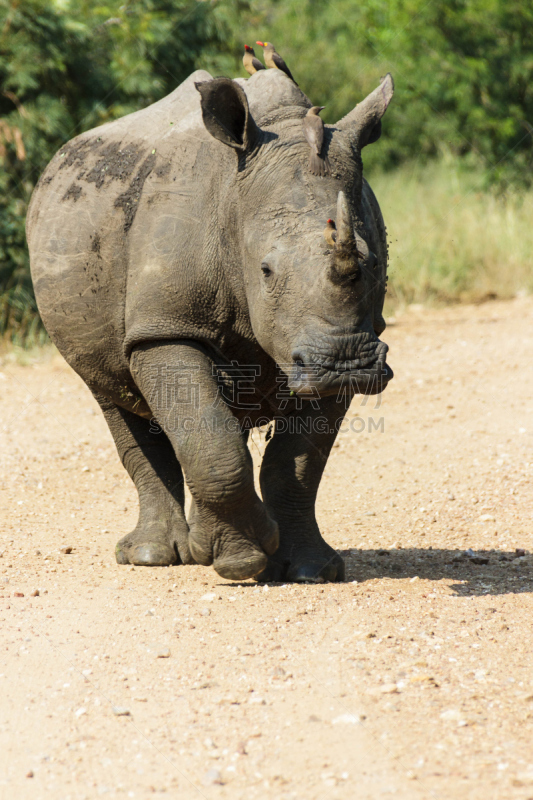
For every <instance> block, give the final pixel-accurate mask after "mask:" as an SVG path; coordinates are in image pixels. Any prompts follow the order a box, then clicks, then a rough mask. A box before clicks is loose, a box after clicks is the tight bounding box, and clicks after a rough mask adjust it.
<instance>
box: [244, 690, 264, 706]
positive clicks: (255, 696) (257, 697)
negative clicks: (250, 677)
mask: <svg viewBox="0 0 533 800" xmlns="http://www.w3.org/2000/svg"><path fill="white" fill-rule="evenodd" d="M248 702H249V703H255V704H256V705H260V706H266V700H265V698H264V697H261V696H260V695H258V694H255V692H254V693H253V694H252V696H251V697H250V699H249V700H248Z"/></svg>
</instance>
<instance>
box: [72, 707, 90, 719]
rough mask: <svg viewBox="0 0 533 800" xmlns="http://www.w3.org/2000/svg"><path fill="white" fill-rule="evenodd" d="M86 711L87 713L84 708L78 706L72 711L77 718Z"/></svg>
mask: <svg viewBox="0 0 533 800" xmlns="http://www.w3.org/2000/svg"><path fill="white" fill-rule="evenodd" d="M86 713H87V709H86V708H78V710H77V711H75V712H74V716H75V717H77V718H78V719H79V718H80V717H83V715H84V714H86Z"/></svg>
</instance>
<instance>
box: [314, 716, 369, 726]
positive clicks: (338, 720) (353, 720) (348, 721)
mask: <svg viewBox="0 0 533 800" xmlns="http://www.w3.org/2000/svg"><path fill="white" fill-rule="evenodd" d="M316 719H317V721H318V717H317V718H316ZM362 719H363V718H362V717H360V716H359V714H341V715H340V716H338V717H335V719H333V720H331V724H332V725H359V724H360V723H361V721H362Z"/></svg>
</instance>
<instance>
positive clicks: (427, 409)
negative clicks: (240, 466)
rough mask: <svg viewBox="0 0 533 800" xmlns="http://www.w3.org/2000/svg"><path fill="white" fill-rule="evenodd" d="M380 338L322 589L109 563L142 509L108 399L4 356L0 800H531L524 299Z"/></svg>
mask: <svg viewBox="0 0 533 800" xmlns="http://www.w3.org/2000/svg"><path fill="white" fill-rule="evenodd" d="M383 338H384V339H385V340H386V341H387V342H389V343H390V345H391V352H390V357H389V361H390V363H391V365H392V367H393V369H394V370H395V373H396V377H395V379H394V381H393V382H392V383H391V384H390V387H389V388H388V389H387V390H386V392H385V394H384V395H383V398H382V402H381V406H380V407H376V405H377V404H376V401H375V399H374V398H369V399H368V400H367V403H366V405H364V403H361V401H360V398H357V402H356V401H354V403H353V404H352V407H351V411H350V415H349V416H350V419H349V424H348V425H347V426H346V427H345V430H343V432H342V433H341V434H340V436H339V438H338V446H337V447H336V448H335V449H334V451H333V454H332V457H331V459H330V461H329V464H328V467H327V472H326V475H325V477H324V480H323V483H322V488H321V491H320V495H319V502H318V517H319V522H320V524H321V527H322V531H323V534H324V536H325V537H326V539H328V541H329V542H330V543H331V544H332V545H333V546H335V547H336V548H338V550H339V551H340V552H342V553H343V555H344V557H345V558H346V561H347V563H348V578H347V582H346V583H344V584H340V585H338V584H336V585H332V584H328V585H322V586H320V585H319V586H312V585H305V586H290V585H289V586H282V585H270V586H259V585H257V584H255V583H254V582H251V581H250V582H247V583H245V584H243V585H236V584H231V583H227V582H224V581H223V580H222V579H220V578H219V577H218V576H217V575H216V573H215V572H214V571H213V570H212V569H210V568H204V567H170V568H163V569H143V568H137V567H136V568H133V567H119V566H117V564H116V563H115V559H114V555H113V550H114V545H115V542H116V541H117V539H118V538H119V537H121V536H122V535H123V534H124V533H126V532H127V531H128V530H130V529H131V528H132V527H133V526H134V523H135V521H136V512H137V508H136V497H135V492H134V489H133V486H132V484H131V483H130V480H129V478H128V477H127V475H126V473H125V472H124V470H123V469H122V467H121V465H120V463H119V460H118V457H117V455H116V452H115V449H114V446H113V443H112V441H111V437H110V435H109V433H108V431H107V428H106V426H105V423H104V420H103V417H102V416H101V414H100V412H99V411H98V409H97V407H96V404H95V403H94V401H93V400H92V398H91V396H90V394H89V392H88V390H87V389H86V388H85V387H84V385H83V384H82V383H81V381H80V380H79V379H78V378H77V377H76V375H74V373H73V372H71V371H70V369H69V368H68V367H67V366H66V365H65V363H64V362H63V361H62V360H61V359H60V358H59V357H58V356H54V357H51V356H46V357H43V358H42V359H41V360H40V361H38V362H36V363H34V364H33V365H29V366H21V365H19V364H17V363H16V362H15V361H14V360H13V359H12V358H10V357H9V356H6V357H5V358H4V359H3V362H2V364H1V366H0V371H1V375H0V412H1V422H0V448H1V449H0V453H1V461H0V514H1V520H2V524H1V528H0V537H1V538H0V554H1V558H0V609H1V610H0V624H1V639H0V652H1V653H2V656H1V658H0V797H1V798H2V800H26V798H31V800H39V798H42V799H43V800H45V799H46V800H48V799H49V798H50V800H67V798H70V800H74V799H75V800H81V798H86V800H93V798H97V797H100V796H102V797H104V798H115V797H116V798H119V800H120V799H121V798H129V797H134V798H149V797H150V798H151V797H153V796H154V795H155V796H157V795H159V794H161V795H163V796H166V797H169V798H179V799H180V800H182V798H183V800H189V798H191V800H192V799H193V798H231V800H233V799H234V798H235V800H237V799H240V798H242V799H243V800H244V798H246V800H248V799H249V798H261V800H264V798H267V799H268V800H270V798H272V800H284V799H285V798H286V799H287V800H288V798H297V800H314V799H315V798H317V799H318V798H320V800H323V799H324V798H328V799H329V798H333V799H336V798H342V800H344V799H346V800H352V798H380V797H382V796H384V797H385V796H389V795H390V796H392V797H397V798H406V799H408V800H411V799H415V800H416V799H418V798H420V799H422V800H425V798H453V800H457V798H460V799H461V800H462V798H476V799H477V798H483V800H489V798H505V799H506V800H507V799H508V798H512V799H514V798H524V799H525V798H533V628H532V624H533V600H532V597H533V595H532V592H533V557H531V556H529V554H528V553H529V551H533V529H532V524H531V512H532V506H533V503H532V494H531V485H530V474H531V471H532V467H533V402H532V399H531V398H532V396H533V373H532V371H531V363H532V361H533V302H532V301H531V300H529V299H521V300H517V301H515V302H512V303H508V304H503V303H490V304H486V305H481V306H477V307H466V306H463V307H456V308H453V309H448V310H443V311H424V310H421V309H419V310H417V309H411V310H410V311H409V312H408V313H406V314H405V315H402V316H399V317H398V318H397V319H396V321H395V323H394V324H392V325H391V326H390V327H389V329H388V330H387V332H386V334H385V335H384V337H383ZM370 428H371V430H369V429H370ZM251 448H252V451H253V453H254V455H255V457H256V461H258V458H257V457H258V455H259V453H260V452H261V450H262V448H263V442H262V441H261V438H260V437H259V435H258V434H255V436H254V441H253V442H252V444H251ZM69 548H72V551H71V552H67V550H68V549H69ZM36 591H38V592H39V594H38V596H36V595H35V593H36Z"/></svg>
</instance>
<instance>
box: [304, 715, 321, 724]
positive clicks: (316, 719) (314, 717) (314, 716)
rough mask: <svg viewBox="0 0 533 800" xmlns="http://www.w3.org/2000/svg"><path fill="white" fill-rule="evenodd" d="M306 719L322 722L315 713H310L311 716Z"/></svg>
mask: <svg viewBox="0 0 533 800" xmlns="http://www.w3.org/2000/svg"><path fill="white" fill-rule="evenodd" d="M307 721H308V722H322V720H321V719H320V717H317V715H316V714H311V716H310V717H309V719H308V720H307Z"/></svg>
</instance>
